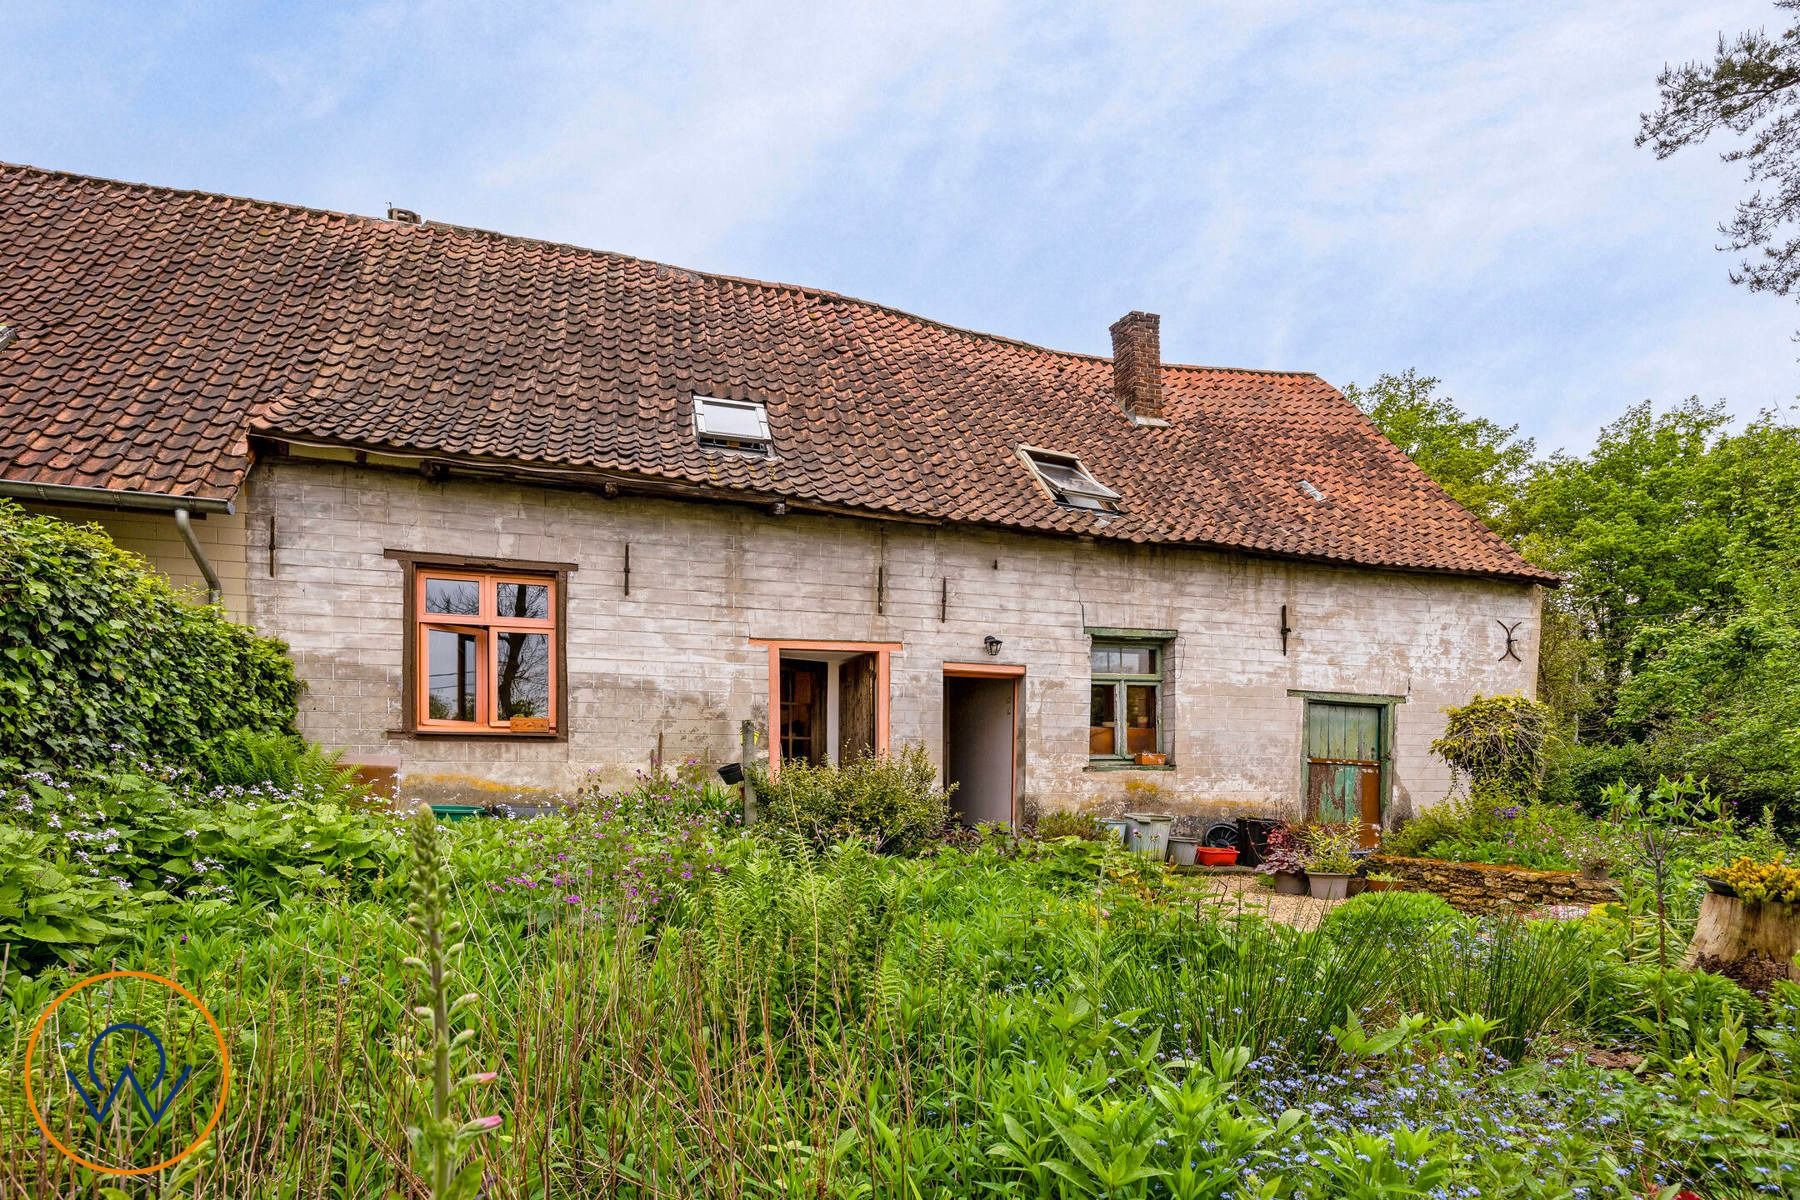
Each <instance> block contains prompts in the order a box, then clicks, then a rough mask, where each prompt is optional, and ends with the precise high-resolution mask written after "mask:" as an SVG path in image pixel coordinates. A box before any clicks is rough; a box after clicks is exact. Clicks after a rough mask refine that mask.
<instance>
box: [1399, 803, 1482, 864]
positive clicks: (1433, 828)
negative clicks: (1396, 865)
mask: <svg viewBox="0 0 1800 1200" xmlns="http://www.w3.org/2000/svg"><path fill="white" fill-rule="evenodd" d="M1462 827H1463V817H1462V815H1461V813H1459V812H1458V806H1456V805H1454V804H1439V805H1437V806H1435V807H1433V808H1428V809H1426V810H1425V811H1424V812H1422V813H1420V814H1419V815H1418V816H1416V817H1410V818H1408V819H1407V820H1405V821H1403V822H1401V823H1400V824H1399V825H1397V826H1396V827H1395V828H1393V829H1391V830H1388V831H1386V832H1384V833H1383V834H1382V835H1381V852H1382V853H1383V854H1398V855H1401V856H1403V857H1409V858H1429V857H1431V856H1430V855H1429V854H1427V853H1426V851H1427V850H1428V849H1430V848H1431V847H1432V846H1434V845H1436V844H1437V843H1438V842H1440V841H1446V840H1448V839H1450V838H1453V837H1456V836H1457V835H1458V834H1459V833H1461V832H1462Z"/></svg>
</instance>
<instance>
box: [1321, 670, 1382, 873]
mask: <svg viewBox="0 0 1800 1200" xmlns="http://www.w3.org/2000/svg"><path fill="white" fill-rule="evenodd" d="M1386 718H1387V708H1386V707H1385V706H1383V705H1380V704H1351V703H1339V702H1336V701H1325V700H1308V701H1307V702H1306V815H1307V817H1308V819H1310V820H1314V821H1320V822H1323V823H1325V824H1327V825H1355V826H1356V827H1357V831H1358V836H1357V840H1358V841H1359V842H1360V843H1361V844H1362V845H1364V846H1373V845H1375V844H1376V843H1377V842H1379V841H1380V840H1381V823H1382V822H1381V815H1382V814H1381V810H1382V793H1383V791H1384V788H1385V786H1386V768H1387V729H1386V726H1387V720H1386Z"/></svg>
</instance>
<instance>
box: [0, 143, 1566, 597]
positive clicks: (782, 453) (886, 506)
mask: <svg viewBox="0 0 1800 1200" xmlns="http://www.w3.org/2000/svg"><path fill="white" fill-rule="evenodd" d="M0 323H6V324H11V325H13V326H15V327H16V328H17V330H18V333H19V338H18V340H17V342H15V343H14V345H13V346H12V347H11V348H10V349H9V350H7V351H4V352H0V414H3V415H4V423H3V428H0V474H3V475H4V476H5V477H6V478H8V479H14V480H28V481H36V482H42V483H57V484H74V485H83V486H90V487H105V488H115V489H131V490H138V491H151V492H163V493H168V494H173V495H181V496H192V497H210V498H224V497H228V496H230V495H231V494H232V493H233V492H234V491H235V490H236V488H237V487H238V485H239V484H240V482H241V481H242V479H243V477H244V475H245V473H246V471H247V470H248V468H249V466H250V461H251V447H250V443H249V438H248V434H250V433H251V432H253V431H254V432H256V433H258V434H260V435H268V436H280V437H289V438H300V439H316V440H325V441H330V442H334V443H344V444H349V445H355V446H362V447H368V448H393V449H400V450H407V451H413V452H421V453H426V454H430V455H440V456H445V457H454V458H470V459H483V460H493V461H494V462H496V463H502V464H513V465H521V466H554V467H557V468H573V469H581V470H591V471H604V472H619V473H621V474H623V475H627V476H633V477H639V478H644V479H655V480H661V481H668V482H672V483H676V484H685V485H696V486H700V487H704V488H712V489H723V490H725V491H727V492H730V493H733V494H740V495H741V494H753V495H756V496H764V497H769V498H771V499H784V500H787V501H788V502H790V503H794V504H800V505H804V504H817V505H828V506H841V507H845V508H850V509H855V510H861V511H867V512H869V513H871V514H884V513H885V514H896V515H905V516H909V517H921V518H927V519H935V520H942V521H947V522H969V523H977V524H984V525H993V526H1003V527H1012V528H1019V529H1029V530H1039V531H1045V532H1051V533H1062V534H1081V535H1091V536H1094V537H1099V538H1109V539H1122V540H1126V541H1131V542H1146V543H1167V544H1190V545H1206V546H1216V547H1227V548H1236V549H1241V550H1247V551H1253V552H1260V553H1266V554H1274V555H1281V556H1293V557H1301V558H1307V559H1317V560H1327V561H1337V562H1349V563H1361V564H1368V565H1376V566H1390V567H1400V568H1410V569H1419V570H1431V571H1448V572H1455V573H1460V574H1474V575H1488V576H1503V577H1511V578H1520V579H1548V578H1549V577H1547V576H1545V575H1543V573H1542V572H1539V571H1538V570H1537V569H1536V568H1533V567H1531V566H1530V565H1528V564H1527V563H1525V562H1524V561H1523V560H1521V559H1520V558H1519V557H1518V556H1517V554H1515V553H1514V552H1513V550H1512V549H1511V548H1510V547H1509V546H1508V545H1507V544H1506V543H1505V542H1504V541H1503V540H1502V539H1500V538H1499V537H1497V536H1495V535H1494V534H1493V533H1491V532H1490V531H1488V530H1487V529H1486V528H1485V527H1484V526H1482V524H1481V523H1480V522H1479V521H1478V520H1476V518H1475V517H1473V516H1472V515H1470V514H1469V513H1468V512H1466V511H1465V510H1464V509H1462V508H1461V507H1459V506H1458V505H1457V504H1455V503H1454V502H1453V501H1451V500H1450V499H1449V497H1447V496H1446V495H1445V494H1444V492H1443V491H1442V490H1441V489H1440V488H1438V487H1437V485H1436V484H1434V483H1432V482H1431V481H1430V480H1429V479H1427V478H1426V477H1425V475H1424V474H1423V473H1422V472H1420V471H1419V470H1418V469H1417V468H1416V467H1415V466H1414V465H1413V464H1412V463H1411V462H1410V461H1408V460H1407V459H1406V457H1405V456H1404V455H1402V454H1401V453H1400V451H1399V450H1397V449H1396V448H1395V447H1394V446H1393V445H1392V444H1391V443H1390V442H1388V441H1387V440H1386V439H1385V438H1383V437H1382V436H1381V434H1380V433H1379V432H1378V431H1377V430H1376V429H1375V427H1374V426H1373V425H1372V424H1371V423H1370V422H1369V421H1368V420H1367V419H1366V418H1365V417H1363V416H1362V414H1360V413H1359V412H1357V411H1356V409H1355V408H1354V407H1353V406H1352V405H1350V404H1349V403H1348V402H1346V401H1345V400H1344V398H1343V396H1342V395H1341V394H1340V393H1338V392H1337V391H1336V389H1334V388H1332V387H1331V386H1330V385H1328V384H1326V383H1325V382H1324V381H1322V380H1320V379H1319V378H1317V377H1316V376H1313V375H1309V374H1297V373H1295V374H1290V373H1283V372H1269V371H1247V370H1230V369H1222V368H1211V367H1183V366H1169V367H1166V368H1165V371H1164V382H1163V387H1164V403H1165V406H1166V415H1167V416H1168V418H1169V420H1170V425H1169V427H1168V428H1150V427H1144V426H1140V425H1138V424H1136V423H1134V422H1133V421H1132V420H1131V419H1130V418H1129V417H1128V416H1127V415H1126V414H1125V413H1124V412H1123V411H1122V410H1121V408H1120V406H1119V404H1118V402H1117V401H1116V400H1115V399H1114V396H1113V393H1112V371H1111V365H1110V363H1109V361H1108V360H1107V359H1104V358H1096V357H1092V356H1087V355H1081V354H1069V353H1063V352H1059V351H1053V350H1045V349H1042V348H1039V347H1036V346H1029V345H1025V344H1023V343H1021V342H1017V341H1012V340H1009V339H1007V338H1002V337H995V336H992V335H988V334H980V333H973V332H969V331H967V330H961V329H954V328H950V327H948V326H944V325H940V324H937V323H935V322H932V321H928V320H924V319H921V318H919V317H915V316H909V315H907V314H905V313H901V312H897V311H895V310H893V309H889V308H885V307H883V306H881V305H878V304H871V303H867V302H864V301H860V300H853V299H850V298H847V297H844V296H839V295H834V294H831V293H828V292H822V291H818V290H815V289H810V288H801V287H791V286H787V285H783V284H772V283H760V282H755V281H750V280H742V279H732V278H726V277H722V276H717V275H707V274H701V273H698V272H694V271H687V270H681V269H679V268H675V267H670V266H665V265H662V264H659V263H653V262H646V261H643V260H641V259H635V258H630V257H626V256H624V255H619V254H609V253H601V252H597V251H592V250H584V249H580V248H577V247H572V246H563V245H555V244H550V243H545V242H537V241H531V240H527V239H522V238H512V237H504V236H501V235H498V234H493V233H487V232H482V231H478V230H470V229H464V228H459V227H454V226H444V225H437V224H426V225H408V224H400V223H396V222H392V221H385V220H378V219H373V218H365V217H355V216H347V215H343V214H339V213H330V212H321V211H317V210H312V209H305V208H297V207H293V206H289V205H281V204H272V203H265V202H260V201H253V200H243V199H237V198H233V197H227V196H218V195H211V194H207V193H199V192H186V191H176V190H171V189H167V188H158V187H149V186H144V185H138V184H126V183H118V182H113V181H108V180H101V179H93V178H88V177H83V176H75V175H69V174H64V173H59V172H51V171H43V170H39V169H36V168H31V167H20V166H5V165H0ZM696 392H698V393H701V394H705V395H718V396H725V397H739V398H755V399H761V400H765V401H766V402H767V406H768V413H769V421H770V425H771V427H772V430H773V434H774V440H775V448H776V454H775V456H774V457H773V458H772V459H769V460H766V461H764V460H760V459H755V458H751V457H747V456H744V455H736V454H729V453H720V452H716V451H707V450H703V449H701V448H700V447H699V446H697V445H696V443H695V439H694V433H693V425H692V409H691V405H692V400H691V397H692V395H693V394H694V393H696ZM1021 445H1030V446H1036V447H1041V448H1044V449H1049V450H1056V451H1061V452H1064V453H1069V454H1076V455H1079V456H1080V457H1081V458H1082V459H1083V461H1084V462H1085V463H1086V464H1087V466H1088V467H1089V468H1090V469H1091V470H1092V472H1093V473H1094V474H1095V476H1097V477H1098V478H1099V480H1100V481H1101V482H1102V483H1104V484H1106V485H1108V486H1110V487H1112V488H1113V489H1115V490H1116V491H1118V492H1119V493H1121V495H1122V496H1123V502H1122V509H1123V511H1122V512H1120V513H1119V514H1117V515H1114V516H1110V517H1101V516H1096V515H1095V514H1093V513H1091V512H1085V511H1077V510H1071V509H1067V508H1063V507H1060V506H1058V505H1057V504H1055V503H1054V502H1053V501H1052V500H1051V498H1050V497H1049V496H1048V495H1047V494H1046V493H1045V492H1044V491H1043V490H1042V489H1041V488H1040V487H1039V486H1038V484H1037V483H1036V481H1035V479H1034V477H1033V475H1032V473H1031V472H1030V470H1029V469H1028V468H1027V467H1026V465H1025V464H1024V463H1023V462H1022V461H1021V459H1020V458H1019V457H1018V454H1017V448H1018V447H1019V446H1021ZM1302 480H1305V481H1307V483H1308V484H1310V485H1311V486H1312V487H1313V488H1314V489H1316V490H1317V492H1318V493H1320V494H1322V496H1323V499H1317V498H1315V497H1314V496H1313V495H1312V494H1309V491H1308V490H1307V485H1306V484H1303V483H1302V482H1301V481H1302Z"/></svg>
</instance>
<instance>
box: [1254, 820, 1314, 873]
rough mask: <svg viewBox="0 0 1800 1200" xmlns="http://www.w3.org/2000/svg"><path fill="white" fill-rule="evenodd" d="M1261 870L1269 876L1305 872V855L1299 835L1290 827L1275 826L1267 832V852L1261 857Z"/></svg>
mask: <svg viewBox="0 0 1800 1200" xmlns="http://www.w3.org/2000/svg"><path fill="white" fill-rule="evenodd" d="M1262 868H1263V870H1265V871H1267V872H1268V873H1269V874H1271V875H1279V874H1281V873H1282V872H1284V871H1291V872H1299V871H1304V870H1306V854H1305V852H1304V851H1303V850H1302V848H1301V846H1300V838H1299V835H1298V834H1296V833H1295V832H1294V830H1293V829H1292V828H1291V827H1290V826H1287V825H1277V826H1275V827H1274V828H1273V829H1271V830H1269V852H1268V853H1267V854H1265V855H1263V856H1262Z"/></svg>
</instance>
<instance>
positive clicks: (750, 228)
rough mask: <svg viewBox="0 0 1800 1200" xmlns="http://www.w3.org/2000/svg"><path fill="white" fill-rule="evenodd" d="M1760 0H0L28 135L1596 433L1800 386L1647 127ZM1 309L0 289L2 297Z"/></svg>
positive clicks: (36, 149) (1777, 318) (248, 189)
mask: <svg viewBox="0 0 1800 1200" xmlns="http://www.w3.org/2000/svg"><path fill="white" fill-rule="evenodd" d="M1758 25H1767V26H1769V27H1770V28H1772V29H1774V28H1779V27H1780V26H1781V22H1780V20H1779V15H1778V14H1777V13H1776V12H1775V10H1774V8H1773V7H1772V5H1770V4H1768V3H1766V2H1759V3H1750V2H1745V0H1715V2H1713V3H1709V4H1695V3H1691V2H1663V0H1635V2H1634V3H1633V4H1632V5H1629V6H1624V7H1621V6H1620V5H1618V4H1617V3H1613V2H1601V0H1569V2H1565V3H1530V2H1521V3H1511V4H1500V3H1469V4H1462V3H1443V2H1439V3H1418V4H1409V3H1403V2H1402V3H1367V4H1364V3H1357V2H1355V0H1342V2H1340V3H1337V4H1333V5H1329V6H1327V5H1295V4H1282V3H1272V2H1266V0H1265V2H1245V3H1213V4H1199V3H1181V4H1135V3H1107V4H1093V5H1079V6H1078V5H1054V6H1051V5H1042V4H1005V3H989V2H986V0H957V2H955V3H949V4H934V3H918V2H914V3H909V4H905V5H899V4H896V5H891V6H879V7H878V6H874V5H864V4H831V5H823V4H822V5H818V6H817V7H811V6H802V5H798V4H793V3H787V4H765V3H760V2H756V0H736V2H734V3H723V4H683V5H676V4H640V5H611V4H599V3H570V4H560V3H556V2H554V0H535V2H533V3H530V4H517V5H514V4H507V3H504V0H502V2H500V3H496V2H494V0H485V2H484V3H457V2H451V0H380V2H376V3H364V4H328V3H323V2H318V0H315V2H312V3H306V4H299V3H292V4H257V3H249V2H243V0H239V2H235V3H210V4H209V3H180V2H178V0H170V2H163V3H158V4H155V5H148V4H146V5H117V4H115V5H98V4H93V5H90V4H82V3H71V2H49V3H21V2H20V0H0V112H3V113H4V114H6V115H5V117H4V119H0V159H4V160H7V161H12V162H25V163H31V164H34V165H38V166H44V167H54V168H59V169H63V170H70V171H80V172H86V173H90V174H96V175H104V176H109V177H113V178H121V179H130V180H141V181H144V182H150V183H158V184H167V185H171V186H178V187H191V188H201V189H206V190H209V191H219V192H227V193H232V194H236V195H246V196H255V197H259V198H263V199H272V200H284V201H290V202H294V203H299V204H307V205H314V206H318V207H322V208H329V209H336V210H341V211H348V212H357V213H365V214H371V215H380V214H381V213H383V212H384V211H385V209H386V207H387V206H388V205H389V204H394V205H399V206H402V207H405V208H410V209H414V210H416V211H418V212H420V213H422V214H423V215H424V216H425V217H427V218H428V219H435V220H443V221H450V222H455V223H458V224H465V225H475V226H480V227H483V228H488V229H495V230H500V231H503V232H506V233H514V234H520V235H525V236H531V237H540V238H547V239H551V240H555V241H564V242H572V243H576V244H579V245H585V246H592V247H596V248H600V249H606V250H616V251H622V252H625V253H629V254H636V255H640V256H643V257H646V258H652V259H658V260H662V261H666V262H672V263H676V264H679V265H682V266H686V267H692V268H697V269H701V270H709V271H718V272H722V273H725V274H731V275H742V276H750V277H754V278H761V279H774V280H782V281H785V282H791V283H801V284H809V285H813V286H817V287H822V288H826V289H830V290H832V291H837V292H843V293H847V294H849V295H853V296H859V297H863V298H865V299H869V300H875V301H879V302H881V303H884V304H889V305H892V306H894V307H897V308H901V309H905V310H907V311H910V312H915V313H919V314H922V315H925V316H928V317H931V318H933V319H936V320H940V321H944V322H947V323H949V324H953V325H959V326H964V327H967V328H972V329H978V330H985V331H989V332H994V333H1003V334H1006V335H1008V336H1012V337H1017V338H1022V339H1025V340H1027V341H1031V342H1036V343H1039V344H1042V345H1047V346H1052V347H1056V348H1059V349H1067V350H1076V351H1085V352H1092V353H1100V354H1105V353H1108V352H1109V349H1110V343H1109V340H1108V335H1107V327H1108V326H1109V325H1110V324H1111V323H1112V322H1113V320H1115V319H1116V318H1117V317H1119V316H1120V315H1121V314H1123V313H1125V312H1126V311H1128V310H1131V309H1145V310H1148V311H1152V312H1157V313H1160V314H1162V318H1163V322H1162V328H1163V354H1164V357H1165V359H1167V360H1168V361H1171V362H1185V363H1202V364H1209V365H1218V366H1240V367H1264V368H1274V369H1281V370H1308V371H1315V372H1317V373H1319V374H1320V375H1322V376H1324V377H1325V378H1326V379H1328V380H1330V381H1331V382H1333V383H1335V384H1338V385H1340V386H1342V385H1344V384H1346V383H1349V382H1353V381H1354V382H1359V383H1368V382H1370V381H1371V380H1372V379H1373V378H1374V377H1375V376H1377V375H1379V374H1380V373H1382V372H1384V371H1395V372H1397V371H1401V370H1404V369H1406V368H1409V367H1410V368H1416V369H1417V370H1418V371H1419V372H1420V373H1421V374H1426V375H1432V376H1436V377H1438V378H1439V379H1440V380H1441V381H1442V389H1443V391H1444V393H1446V394H1448V395H1450V396H1452V397H1454V398H1455V399H1456V401H1457V402H1458V403H1459V404H1461V405H1462V406H1463V407H1464V408H1466V409H1468V410H1470V411H1472V412H1476V413H1479V414H1481V415H1484V416H1488V417H1492V418H1494V419H1496V420H1499V421H1501V422H1504V423H1508V424H1511V423H1517V424H1518V425H1519V426H1520V427H1521V432H1522V433H1525V434H1528V435H1531V436H1534V437H1536V438H1537V439H1538V440H1539V442H1540V444H1541V445H1543V446H1545V447H1546V448H1553V447H1566V448H1569V449H1573V450H1579V449H1580V448H1581V447H1582V446H1584V445H1586V444H1587V443H1588V442H1590V441H1591V439H1592V436H1593V435H1594V433H1595V432H1596V431H1597V430H1598V429H1599V427H1600V426H1601V425H1603V424H1604V423H1606V422H1607V421H1609V420H1612V419H1614V418H1615V417H1617V416H1618V415H1619V414H1620V413H1621V412H1622V411H1623V410H1624V409H1625V407H1626V406H1627V405H1630V404H1632V403H1635V402H1637V401H1640V400H1646V399H1648V400H1651V401H1654V402H1656V403H1658V404H1667V403H1670V402H1674V401H1678V400H1680V399H1683V398H1685V397H1687V396H1691V395H1698V396H1700V397H1701V398H1702V399H1705V400H1708V401H1712V400H1724V401H1725V402H1726V403H1728V404H1729V405H1730V407H1731V408H1732V410H1733V411H1735V412H1738V413H1742V414H1745V415H1751V414H1754V413H1756V412H1758V411H1760V410H1763V409H1765V408H1770V407H1778V406H1779V407H1787V406H1791V405H1792V404H1793V403H1794V401H1795V397H1796V394H1797V392H1800V364H1797V360H1800V342H1796V341H1795V340H1794V336H1795V331H1796V330H1800V305H1796V304H1794V303H1793V302H1792V301H1791V300H1783V299H1780V298H1776V297H1771V296H1766V295H1751V294H1749V293H1747V292H1745V291H1744V290H1743V289H1741V288H1738V287H1734V286H1733V285H1732V284H1731V283H1730V282H1729V280H1728V278H1727V272H1728V270H1729V268H1730V267H1731V265H1732V262H1733V260H1732V259H1731V258H1730V257H1729V256H1727V255H1725V254H1722V253H1720V252H1718V251H1717V250H1716V249H1715V246H1716V244H1717V242H1718V240H1719V236H1718V233H1717V225H1718V223H1719V222H1720V221H1721V220H1724V219H1726V218H1727V217H1728V216H1729V215H1730V211H1731V205H1732V203H1733V201H1734V200H1735V199H1737V198H1738V197H1739V196H1740V194H1741V193H1742V192H1743V191H1744V185H1743V184H1742V182H1741V178H1740V173H1739V171H1738V169H1737V168H1735V167H1733V166H1731V165H1729V164H1724V163H1721V162H1720V161H1719V160H1718V155H1717V149H1721V148H1723V147H1713V146H1710V145H1709V146H1704V147H1701V148H1699V149H1697V150H1694V149H1690V150H1687V151H1684V152H1683V153H1681V154H1679V155H1677V156H1675V157H1674V158H1672V159H1670V160H1667V161H1664V162H1658V161H1657V160H1656V159H1655V157H1654V155H1653V154H1651V152H1650V151H1648V150H1643V149H1638V148H1636V147H1634V145H1633V142H1632V139H1633V137H1634V135H1635V133H1636V131H1637V122H1638V114H1639V113H1640V112H1643V111H1645V110H1647V109H1650V108H1653V107H1654V106H1655V104H1656V99H1657V94H1656V88H1655V79H1656V74H1657V72H1658V70H1659V69H1660V68H1661V67H1662V65H1663V64H1664V63H1665V62H1668V61H1680V60H1685V59H1689V58H1695V57H1707V56H1709V55H1710V53H1711V51H1712V48H1713V46H1714V43H1715V41H1716V39H1717V36H1718V34H1719V33H1720V32H1721V31H1724V32H1727V33H1731V34H1735V33H1736V32H1737V31H1739V30H1741V29H1746V28H1752V27H1755V26H1758ZM4 302H5V298H4V297H0V306H3V305H4Z"/></svg>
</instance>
